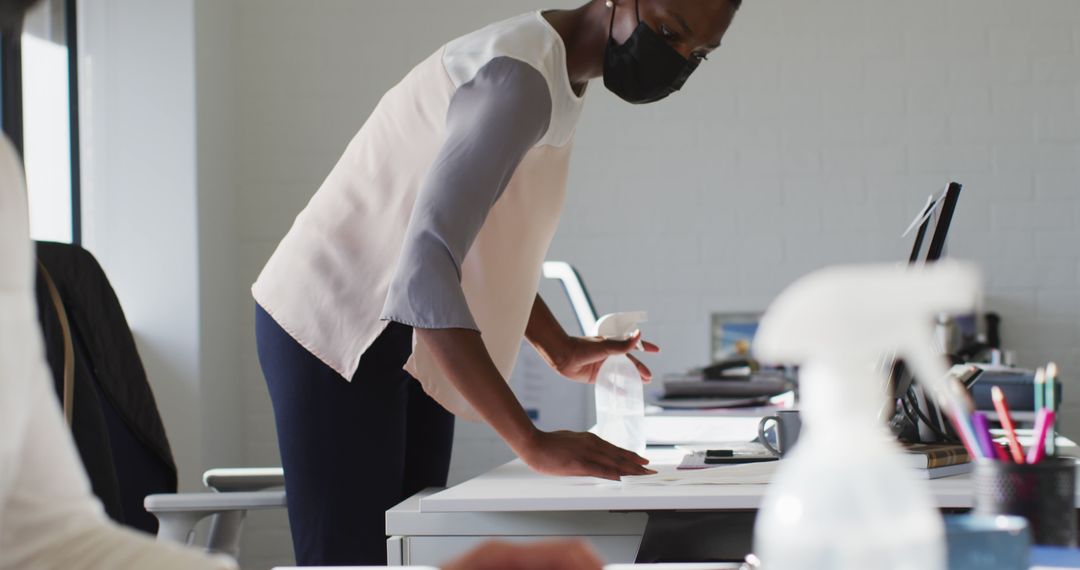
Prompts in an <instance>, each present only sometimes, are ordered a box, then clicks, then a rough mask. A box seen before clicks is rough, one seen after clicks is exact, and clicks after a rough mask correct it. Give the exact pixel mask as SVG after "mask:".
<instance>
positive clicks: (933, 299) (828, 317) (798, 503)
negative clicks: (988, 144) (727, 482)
mask: <svg viewBox="0 0 1080 570" xmlns="http://www.w3.org/2000/svg"><path fill="white" fill-rule="evenodd" d="M935 241H936V240H935ZM979 282H980V272H979V271H978V269H977V268H976V267H975V266H973V265H969V264H964V263H957V262H950V263H936V264H933V265H926V266H917V267H911V268H908V267H904V268H896V267H895V266H884V265H883V266H862V267H859V266H852V267H838V268H830V269H825V270H822V271H818V272H815V273H813V274H811V275H809V276H807V277H804V278H802V279H800V280H799V281H797V282H796V283H795V284H794V285H792V286H791V287H789V288H788V289H786V290H785V291H784V292H783V293H781V294H780V296H779V297H778V298H777V299H776V301H774V302H773V304H772V306H771V307H770V308H769V310H768V311H767V312H766V313H765V316H764V318H763V319H762V321H761V326H760V328H759V329H758V334H757V337H756V339H755V342H756V351H757V352H756V355H757V356H758V357H759V358H761V359H762V360H765V361H768V362H777V363H786V364H798V365H800V366H801V369H800V376H799V383H800V385H799V388H800V394H801V398H800V403H799V406H800V411H801V413H802V421H803V423H804V424H806V430H805V433H804V434H802V435H801V436H800V439H799V449H798V451H796V452H795V453H794V454H793V455H791V456H790V458H789V459H785V460H783V461H780V462H778V463H779V470H778V472H777V474H776V477H775V478H774V480H773V484H772V485H770V487H769V490H768V494H767V495H766V497H765V501H764V503H763V504H762V506H761V510H760V511H759V514H758V518H757V523H756V526H755V533H754V550H755V552H756V553H757V554H758V556H760V558H761V560H762V562H763V564H764V566H765V567H766V568H775V569H789V568H831V569H832V570H864V569H866V568H905V567H908V568H920V569H924V570H944V568H945V563H946V552H945V536H944V535H945V532H944V528H943V524H942V521H941V515H940V513H939V512H938V510H937V509H936V508H935V505H934V503H933V501H932V500H931V496H930V494H929V490H928V487H927V486H926V485H925V484H920V482H918V481H916V480H915V479H914V478H912V477H911V476H910V474H908V473H904V472H903V469H902V468H901V467H900V466H902V465H903V461H904V459H903V454H902V451H901V449H900V447H899V446H898V445H897V444H896V443H895V442H893V441H890V440H888V439H884V438H882V437H881V430H880V412H881V410H882V409H883V408H884V404H885V400H886V393H885V391H884V390H882V389H881V387H882V386H883V385H885V384H886V380H887V377H886V375H885V374H884V371H883V370H878V372H879V374H878V375H877V377H874V376H870V375H868V374H867V370H866V367H865V363H866V362H873V361H874V360H875V359H877V358H878V357H879V356H880V355H881V354H883V353H888V352H889V351H895V353H896V355H897V357H898V358H900V359H903V361H904V362H905V363H907V364H908V365H909V366H911V368H912V370H913V372H915V374H916V376H917V377H918V379H919V381H920V383H921V384H922V386H923V387H924V388H925V389H926V392H927V393H928V394H930V395H932V396H933V397H934V398H935V399H936V401H937V404H938V406H940V407H941V408H943V409H947V410H949V411H950V412H953V413H955V410H964V409H965V408H967V407H969V406H970V404H969V403H968V402H967V401H966V400H965V396H966V395H961V394H958V393H957V391H956V387H955V385H954V384H951V383H950V382H949V380H948V368H947V367H946V361H945V359H944V358H943V357H942V356H941V355H939V354H935V353H934V352H933V351H932V349H931V347H932V346H933V329H932V328H930V327H927V326H926V323H928V322H930V321H932V320H933V318H934V317H935V315H937V314H940V313H943V312H944V313H961V312H964V311H968V310H970V309H971V308H972V307H974V305H975V302H976V300H977V299H978V298H979V292H980V289H981V288H980V285H979ZM867 331H873V334H867ZM961 391H962V390H961ZM965 419H966V418H965ZM837 445H842V446H844V448H845V449H847V448H849V447H850V448H851V449H852V450H856V451H854V452H853V453H851V454H850V456H848V454H844V453H838V452H837V451H836V446H837ZM706 472H708V471H706ZM808 474H813V476H808ZM867 481H872V482H873V484H866V482H867ZM838 529H843V533H844V536H842V537H838V536H837V535H836V532H837V530H838Z"/></svg>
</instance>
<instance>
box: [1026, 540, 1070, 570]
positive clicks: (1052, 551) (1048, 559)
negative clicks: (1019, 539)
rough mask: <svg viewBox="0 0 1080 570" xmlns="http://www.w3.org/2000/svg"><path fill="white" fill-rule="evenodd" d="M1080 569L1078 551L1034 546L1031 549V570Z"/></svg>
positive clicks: (1057, 547)
mask: <svg viewBox="0 0 1080 570" xmlns="http://www.w3.org/2000/svg"><path fill="white" fill-rule="evenodd" d="M1068 568H1080V549H1076V548H1062V547H1060V546H1036V547H1034V548H1032V549H1031V570H1066V569H1068Z"/></svg>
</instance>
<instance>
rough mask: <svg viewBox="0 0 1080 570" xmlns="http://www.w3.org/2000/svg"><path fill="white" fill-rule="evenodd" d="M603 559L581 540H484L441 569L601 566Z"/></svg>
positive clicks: (589, 569) (579, 569) (583, 569)
mask: <svg viewBox="0 0 1080 570" xmlns="http://www.w3.org/2000/svg"><path fill="white" fill-rule="evenodd" d="M602 566H603V563H602V562H601V561H600V559H599V558H597V556H596V554H594V553H593V551H592V549H591V548H589V546H588V545H586V544H585V543H584V542H581V541H578V540H559V541H550V542H538V543H533V544H510V543H506V542H498V541H492V542H485V543H484V544H481V545H480V546H478V547H476V548H474V549H473V550H471V551H470V552H468V553H467V554H465V555H464V556H462V557H461V558H458V559H457V560H455V561H453V562H451V563H449V564H447V565H445V566H443V570H601V567H602Z"/></svg>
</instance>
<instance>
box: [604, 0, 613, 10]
mask: <svg viewBox="0 0 1080 570" xmlns="http://www.w3.org/2000/svg"><path fill="white" fill-rule="evenodd" d="M604 6H607V7H608V8H614V7H615V2H614V1H613V0H607V2H604Z"/></svg>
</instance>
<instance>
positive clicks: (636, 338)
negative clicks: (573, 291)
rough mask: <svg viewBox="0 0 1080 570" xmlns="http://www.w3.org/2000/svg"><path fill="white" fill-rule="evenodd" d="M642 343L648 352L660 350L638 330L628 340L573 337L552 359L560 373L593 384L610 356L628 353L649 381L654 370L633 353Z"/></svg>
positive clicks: (643, 376)
mask: <svg viewBox="0 0 1080 570" xmlns="http://www.w3.org/2000/svg"><path fill="white" fill-rule="evenodd" d="M639 344H640V349H641V350H644V351H645V352H660V347H658V346H656V345H655V344H653V343H651V342H645V341H643V340H641V331H637V332H636V333H634V334H633V335H632V336H631V337H630V338H628V339H626V340H605V339H602V338H598V337H569V338H568V339H567V340H566V343H565V344H564V345H563V346H562V347H561V349H560V351H559V353H558V354H553V355H551V358H550V363H551V367H552V368H554V369H555V370H557V371H558V372H559V374H562V375H563V376H565V377H567V378H569V379H571V380H573V381H575V382H581V383H584V384H592V383H594V382H596V375H597V374H598V373H599V372H600V367H601V366H602V365H603V364H604V361H605V360H607V358H608V357H609V356H619V355H626V357H627V358H629V359H630V361H631V362H633V363H634V366H636V367H637V369H638V373H640V374H641V380H642V381H644V382H646V383H647V382H649V381H651V380H652V371H650V370H649V368H648V367H647V366H645V365H644V364H642V363H641V361H640V360H638V359H637V358H636V357H635V356H633V355H632V354H629V353H630V351H632V350H637V349H639Z"/></svg>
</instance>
